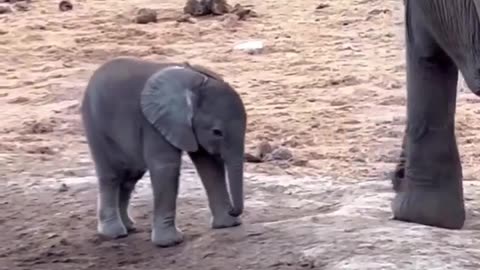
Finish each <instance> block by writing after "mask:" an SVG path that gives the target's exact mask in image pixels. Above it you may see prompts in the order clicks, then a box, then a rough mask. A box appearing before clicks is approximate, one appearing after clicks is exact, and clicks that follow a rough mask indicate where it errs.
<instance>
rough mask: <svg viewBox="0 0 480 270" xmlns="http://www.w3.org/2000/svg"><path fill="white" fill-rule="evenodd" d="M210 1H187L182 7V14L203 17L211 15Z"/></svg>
mask: <svg viewBox="0 0 480 270" xmlns="http://www.w3.org/2000/svg"><path fill="white" fill-rule="evenodd" d="M210 2H211V0H187V2H186V3H185V6H184V7H183V13H185V14H190V15H192V16H204V15H208V14H210V13H211V10H210Z"/></svg>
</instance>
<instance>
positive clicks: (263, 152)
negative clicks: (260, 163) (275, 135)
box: [257, 141, 273, 159]
mask: <svg viewBox="0 0 480 270" xmlns="http://www.w3.org/2000/svg"><path fill="white" fill-rule="evenodd" d="M272 151H273V147H272V145H271V144H270V143H268V142H266V141H263V142H261V143H259V144H258V146H257V156H258V157H260V158H261V159H264V158H265V157H266V156H267V155H268V154H270V153H272Z"/></svg>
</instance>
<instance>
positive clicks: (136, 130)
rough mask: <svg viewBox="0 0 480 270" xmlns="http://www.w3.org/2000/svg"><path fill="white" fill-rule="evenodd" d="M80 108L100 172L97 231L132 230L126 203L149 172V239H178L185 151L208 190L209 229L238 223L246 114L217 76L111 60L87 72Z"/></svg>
mask: <svg viewBox="0 0 480 270" xmlns="http://www.w3.org/2000/svg"><path fill="white" fill-rule="evenodd" d="M81 113H82V121H83V125H84V129H85V133H86V137H87V142H88V145H89V149H90V153H91V156H92V159H93V161H94V163H95V170H96V174H97V177H98V187H99V193H98V210H97V213H98V227H97V230H98V232H99V234H101V235H104V236H107V237H110V238H118V237H122V236H126V235H127V234H128V233H127V232H128V231H131V230H133V229H134V226H133V225H134V222H133V221H132V219H131V218H130V217H129V215H128V204H129V200H130V196H131V193H132V191H133V189H134V187H135V184H136V183H137V181H138V180H139V179H140V178H142V176H143V175H144V174H145V172H146V170H147V169H148V170H149V172H150V178H151V184H152V189H153V198H154V213H153V228H152V235H151V240H152V242H153V243H154V244H155V245H157V246H160V247H167V246H173V245H176V244H179V243H181V242H182V241H183V236H182V233H181V231H180V230H179V229H178V228H177V227H176V225H175V212H176V199H177V194H178V186H179V183H178V179H179V175H180V165H181V156H182V151H186V152H187V153H188V155H189V156H190V158H191V159H192V161H193V163H194V165H195V168H196V169H197V172H198V174H199V176H200V178H201V180H202V182H203V185H204V187H205V190H206V193H207V196H208V202H209V207H210V210H211V213H212V216H213V219H212V228H226V227H233V226H237V225H240V224H241V221H240V218H239V216H240V215H241V214H242V211H243V155H244V144H245V130H246V121H247V116H246V112H245V108H244V105H243V102H242V100H241V98H240V96H239V95H238V94H237V93H236V92H235V90H234V89H233V88H232V87H231V86H230V85H229V84H228V83H226V82H225V81H223V79H222V78H221V77H220V76H218V75H216V74H215V73H214V72H212V71H209V70H208V69H206V68H204V67H201V66H195V65H193V66H191V65H189V64H175V63H157V62H151V61H145V60H140V59H134V58H127V57H119V58H115V59H113V60H110V61H108V62H107V63H105V64H103V65H102V66H100V67H99V68H98V69H97V70H96V71H95V72H94V74H93V75H92V77H91V79H90V81H89V83H88V86H87V89H86V91H85V95H84V99H83V103H82V108H81ZM225 171H226V172H225ZM226 176H228V186H229V188H228V189H227V185H226ZM229 193H230V194H229ZM229 195H230V196H231V198H230V196H229Z"/></svg>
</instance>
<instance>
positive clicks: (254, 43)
mask: <svg viewBox="0 0 480 270" xmlns="http://www.w3.org/2000/svg"><path fill="white" fill-rule="evenodd" d="M233 49H234V50H237V51H243V52H246V53H248V54H259V53H261V52H263V49H264V44H263V41H261V40H250V41H244V42H241V43H239V44H237V45H235V46H234V47H233Z"/></svg>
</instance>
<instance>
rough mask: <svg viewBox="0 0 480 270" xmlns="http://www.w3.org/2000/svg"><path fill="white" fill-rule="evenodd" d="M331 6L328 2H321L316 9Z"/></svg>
mask: <svg viewBox="0 0 480 270" xmlns="http://www.w3.org/2000/svg"><path fill="white" fill-rule="evenodd" d="M329 6H330V5H329V4H327V3H321V4H319V5H318V6H317V7H316V8H315V9H317V10H318V9H324V8H327V7H329Z"/></svg>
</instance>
